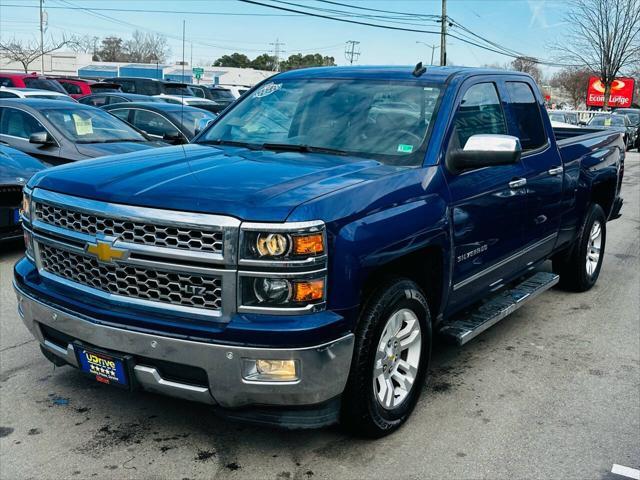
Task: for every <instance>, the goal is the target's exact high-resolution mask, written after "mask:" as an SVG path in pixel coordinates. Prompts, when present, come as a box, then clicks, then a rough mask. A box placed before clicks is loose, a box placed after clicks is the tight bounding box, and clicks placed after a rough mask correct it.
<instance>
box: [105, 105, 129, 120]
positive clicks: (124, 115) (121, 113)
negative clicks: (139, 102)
mask: <svg viewBox="0 0 640 480" xmlns="http://www.w3.org/2000/svg"><path fill="white" fill-rule="evenodd" d="M130 111H131V110H130V109H128V108H122V109H120V108H119V109H118V110H109V113H110V114H111V115H115V116H116V117H118V118H119V119H120V120H124V121H125V122H129V112H130Z"/></svg>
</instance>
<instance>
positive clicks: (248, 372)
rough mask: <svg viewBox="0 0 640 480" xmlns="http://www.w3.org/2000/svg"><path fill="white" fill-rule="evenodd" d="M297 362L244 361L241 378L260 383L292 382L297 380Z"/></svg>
mask: <svg viewBox="0 0 640 480" xmlns="http://www.w3.org/2000/svg"><path fill="white" fill-rule="evenodd" d="M297 363H298V361H297V360H262V359H257V360H253V359H244V361H243V368H242V370H243V372H242V376H243V377H244V378H245V379H246V380H254V381H262V382H294V381H296V380H298V365H297Z"/></svg>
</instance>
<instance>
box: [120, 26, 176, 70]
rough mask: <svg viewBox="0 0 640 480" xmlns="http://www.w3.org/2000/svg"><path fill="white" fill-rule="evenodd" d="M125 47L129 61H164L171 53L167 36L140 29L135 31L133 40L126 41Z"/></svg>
mask: <svg viewBox="0 0 640 480" xmlns="http://www.w3.org/2000/svg"><path fill="white" fill-rule="evenodd" d="M123 49H124V51H125V52H126V55H127V58H128V61H129V62H141V63H148V62H150V61H151V60H153V61H154V62H160V63H162V62H164V61H165V60H166V59H167V57H168V56H169V54H170V53H171V50H170V49H169V46H168V45H167V39H166V37H164V36H163V35H159V34H154V33H143V32H140V31H139V30H136V31H135V32H133V35H132V38H131V40H127V41H126V42H124V45H123Z"/></svg>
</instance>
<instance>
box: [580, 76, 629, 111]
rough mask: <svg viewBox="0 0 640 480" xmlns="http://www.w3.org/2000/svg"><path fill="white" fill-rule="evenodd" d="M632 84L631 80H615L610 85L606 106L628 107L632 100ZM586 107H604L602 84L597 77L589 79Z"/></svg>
mask: <svg viewBox="0 0 640 480" xmlns="http://www.w3.org/2000/svg"><path fill="white" fill-rule="evenodd" d="M633 84H634V80H633V78H616V79H615V80H614V81H613V83H612V84H611V94H610V96H609V103H608V105H609V106H610V107H621V108H622V107H630V106H631V101H632V100H633ZM587 105H588V106H589V107H603V106H604V83H602V81H601V80H600V79H599V78H598V77H591V78H589V90H588V91H587Z"/></svg>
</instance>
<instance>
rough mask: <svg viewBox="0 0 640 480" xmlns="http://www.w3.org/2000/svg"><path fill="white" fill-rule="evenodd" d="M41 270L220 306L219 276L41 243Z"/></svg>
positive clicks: (145, 295)
mask: <svg viewBox="0 0 640 480" xmlns="http://www.w3.org/2000/svg"><path fill="white" fill-rule="evenodd" d="M39 252H40V261H41V262H42V268H43V269H44V271H46V272H48V273H50V274H53V275H56V276H58V277H61V278H63V279H66V280H70V281H72V282H75V283H79V284H81V285H84V286H87V287H90V288H93V289H96V290H100V291H102V292H106V293H110V294H114V295H120V296H123V297H128V298H137V299H141V300H148V301H152V302H159V303H166V304H173V305H180V306H183V307H193V308H198V309H209V310H220V308H221V305H222V279H221V278H220V277H218V276H210V275H203V274H194V273H182V272H179V273H178V272H171V271H162V270H159V269H156V268H153V269H151V268H147V267H141V266H138V265H136V266H134V265H125V264H117V263H101V262H99V261H98V260H97V259H96V258H94V257H91V256H88V255H82V254H78V253H72V252H70V251H67V250H64V249H61V248H57V247H53V246H50V245H46V244H42V245H40V248H39Z"/></svg>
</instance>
